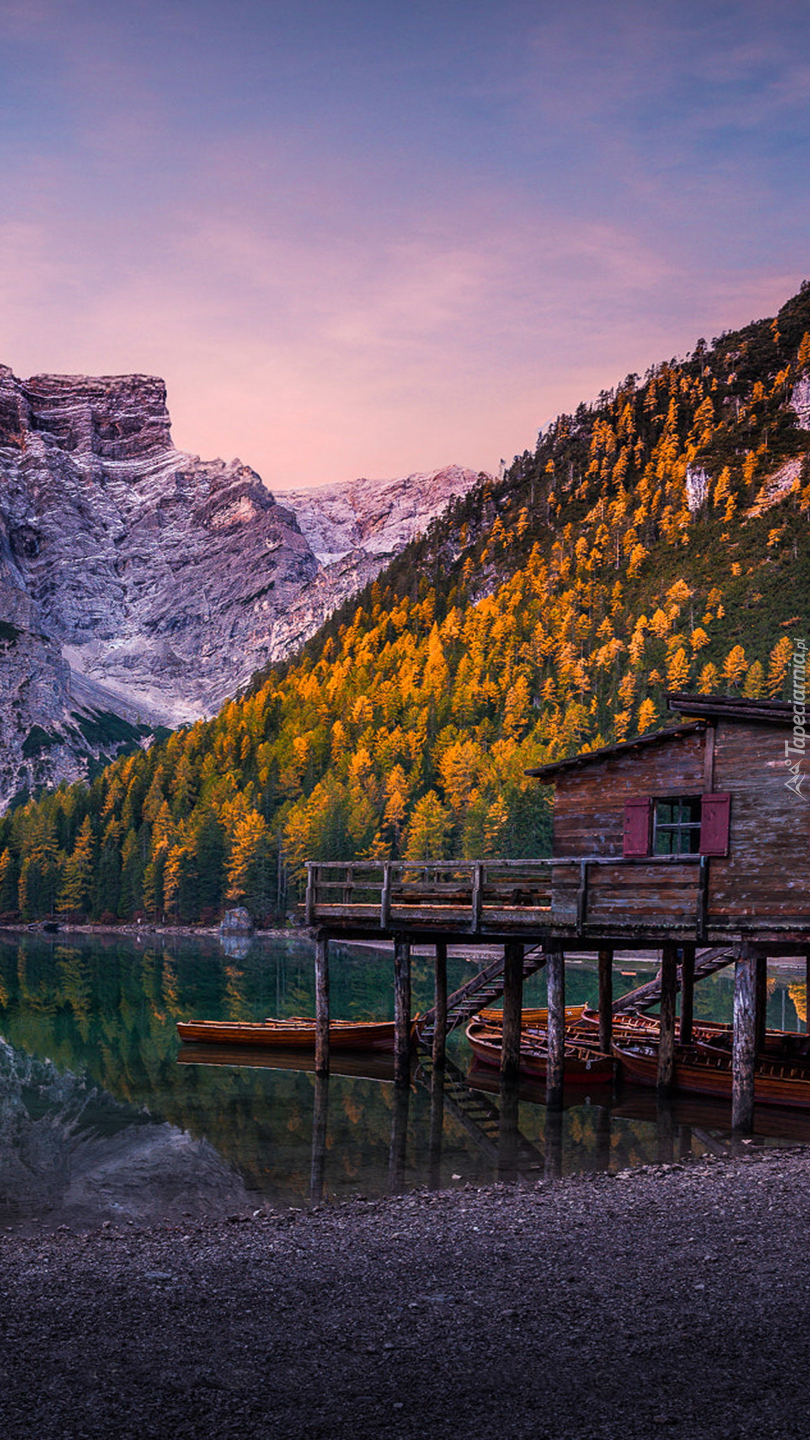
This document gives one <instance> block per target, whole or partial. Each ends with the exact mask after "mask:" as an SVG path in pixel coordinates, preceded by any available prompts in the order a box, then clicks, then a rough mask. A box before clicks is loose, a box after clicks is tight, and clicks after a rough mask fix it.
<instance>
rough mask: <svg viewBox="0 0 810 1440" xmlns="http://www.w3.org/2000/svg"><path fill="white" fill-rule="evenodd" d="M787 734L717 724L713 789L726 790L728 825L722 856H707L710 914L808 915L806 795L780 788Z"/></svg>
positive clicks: (809, 804) (809, 809)
mask: <svg viewBox="0 0 810 1440" xmlns="http://www.w3.org/2000/svg"><path fill="white" fill-rule="evenodd" d="M790 736H791V731H790V730H788V729H783V728H782V727H780V726H776V725H750V724H741V723H737V724H733V723H731V722H730V721H722V720H721V721H718V724H717V737H716V741H715V751H714V789H715V790H719V791H723V790H727V791H729V792H730V794H731V828H730V832H729V853H728V857H727V858H725V859H723V858H720V857H716V858H713V859H712V861H711V869H710V879H709V909H710V911H711V912H712V913H713V914H715V915H717V914H720V915H726V916H728V917H729V918H733V919H742V918H745V917H747V916H754V917H756V918H760V917H764V916H771V917H773V918H775V919H783V920H787V919H792V918H793V917H795V916H800V915H802V914H804V915H807V914H808V913H810V799H808V798H802V797H801V796H799V795H796V794H795V792H794V791H793V790H788V789H787V787H786V785H785V781H786V780H788V779H789V778H790V772H789V771H788V769H787V768H786V766H785V741H786V740H789V739H790ZM809 758H810V757H809ZM808 791H810V784H808Z"/></svg>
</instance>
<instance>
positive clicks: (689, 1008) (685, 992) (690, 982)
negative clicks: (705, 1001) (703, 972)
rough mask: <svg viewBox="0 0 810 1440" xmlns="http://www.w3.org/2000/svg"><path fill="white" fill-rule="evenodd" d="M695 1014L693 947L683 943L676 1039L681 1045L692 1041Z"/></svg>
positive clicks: (689, 1043)
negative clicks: (679, 1019)
mask: <svg viewBox="0 0 810 1440" xmlns="http://www.w3.org/2000/svg"><path fill="white" fill-rule="evenodd" d="M694 1016H695V947H694V945H684V947H683V949H682V950H681V1024H680V1031H679V1034H678V1039H679V1040H680V1042H681V1044H682V1045H691V1043H692V1024H693V1021H694Z"/></svg>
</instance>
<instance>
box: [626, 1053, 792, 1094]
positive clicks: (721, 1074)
mask: <svg viewBox="0 0 810 1440" xmlns="http://www.w3.org/2000/svg"><path fill="white" fill-rule="evenodd" d="M613 1053H614V1055H615V1056H616V1059H617V1060H618V1062H619V1064H620V1065H621V1069H622V1074H623V1075H624V1076H626V1078H627V1079H628V1080H632V1081H634V1082H635V1083H636V1084H638V1085H648V1086H650V1085H655V1084H656V1081H657V1073H658V1051H657V1047H656V1046H654V1045H637V1046H632V1045H614V1047H613ZM673 1085H674V1088H675V1089H676V1090H682V1091H687V1092H691V1093H693V1094H695V1095H715V1096H718V1097H719V1098H722V1099H723V1100H730V1099H731V1091H732V1073H731V1056H730V1055H726V1054H723V1053H720V1052H718V1051H716V1050H711V1049H709V1048H700V1047H698V1046H682V1045H678V1046H676V1049H675V1065H674V1075H673ZM754 1103H755V1104H757V1105H791V1106H796V1107H798V1108H801V1109H808V1108H810V1066H808V1065H807V1064H806V1063H805V1064H799V1063H796V1062H795V1061H792V1060H779V1059H777V1058H772V1057H770V1056H767V1055H763V1056H760V1057H759V1058H758V1059H757V1061H756V1064H755V1067H754Z"/></svg>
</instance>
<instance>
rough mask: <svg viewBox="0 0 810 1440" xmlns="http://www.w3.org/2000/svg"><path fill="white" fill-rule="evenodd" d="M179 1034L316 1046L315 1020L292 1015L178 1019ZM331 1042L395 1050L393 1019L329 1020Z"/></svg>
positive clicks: (216, 1041) (219, 1041)
mask: <svg viewBox="0 0 810 1440" xmlns="http://www.w3.org/2000/svg"><path fill="white" fill-rule="evenodd" d="M177 1034H178V1036H179V1038H180V1039H181V1040H183V1041H186V1042H191V1043H193V1044H195V1045H248V1046H260V1047H267V1046H278V1047H279V1048H280V1049H283V1050H290V1049H296V1050H298V1049H300V1050H314V1048H315V1021H314V1019H312V1017H311V1016H306V1015H293V1016H291V1017H290V1019H288V1020H276V1019H273V1018H272V1017H270V1018H268V1019H267V1020H254V1021H251V1020H179V1021H178V1022H177ZM329 1046H330V1049H334V1050H389V1051H390V1050H393V1048H394V1022H393V1020H330V1022H329Z"/></svg>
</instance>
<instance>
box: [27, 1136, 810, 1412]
mask: <svg viewBox="0 0 810 1440" xmlns="http://www.w3.org/2000/svg"><path fill="white" fill-rule="evenodd" d="M808 1223H810V1150H801V1151H765V1152H748V1151H745V1150H743V1149H742V1147H741V1153H740V1155H739V1156H736V1157H733V1158H730V1159H715V1158H712V1157H706V1158H704V1159H703V1160H700V1161H695V1162H690V1163H687V1164H685V1165H661V1166H655V1167H643V1168H641V1169H638V1170H632V1171H624V1172H622V1173H620V1174H618V1175H609V1174H597V1175H592V1176H577V1177H575V1178H571V1179H567V1180H561V1181H552V1182H541V1183H540V1184H538V1185H537V1186H535V1187H531V1188H528V1187H527V1188H512V1187H506V1186H497V1185H496V1186H492V1187H489V1188H487V1189H481V1190H473V1189H466V1190H458V1191H454V1192H452V1193H450V1192H441V1193H438V1194H425V1193H420V1194H418V1195H409V1196H402V1197H396V1198H392V1199H389V1200H384V1201H373V1202H364V1201H362V1200H355V1201H352V1202H350V1203H348V1204H343V1205H339V1206H329V1207H323V1208H321V1209H316V1210H314V1211H309V1212H301V1211H291V1212H287V1213H285V1214H281V1215H279V1214H276V1213H272V1212H265V1211H262V1212H256V1213H255V1215H249V1216H233V1217H232V1218H231V1219H230V1220H229V1221H226V1222H216V1223H212V1222H205V1223H199V1222H197V1221H194V1222H191V1221H189V1222H188V1226H187V1228H178V1227H177V1226H172V1227H168V1226H164V1227H162V1228H156V1229H151V1230H138V1229H136V1228H133V1227H131V1226H123V1227H122V1228H120V1229H116V1228H114V1227H111V1226H109V1225H105V1226H103V1227H102V1228H101V1229H100V1230H95V1231H92V1232H90V1233H87V1234H74V1233H72V1232H70V1231H67V1230H64V1229H63V1230H61V1231H56V1232H54V1233H52V1234H48V1235H42V1236H37V1237H30V1236H20V1235H14V1234H6V1235H4V1236H3V1237H2V1238H1V1239H0V1274H1V1276H2V1279H1V1281H0V1283H2V1311H1V1312H0V1327H2V1347H1V1349H0V1434H2V1435H3V1436H4V1437H5V1440H18V1437H19V1440H23V1437H25V1440H31V1437H37V1440H51V1437H54V1440H56V1437H59V1440H83V1437H102V1436H103V1437H108V1436H110V1437H112V1436H115V1437H120V1440H129V1437H132V1440H135V1437H138V1440H145V1437H152V1436H155V1437H157V1436H160V1437H174V1436H189V1437H190V1436H195V1437H196V1436H199V1435H200V1434H211V1435H216V1436H217V1437H218V1440H230V1437H234V1440H236V1437H239V1440H253V1437H257V1440H263V1437H273V1440H275V1437H279V1440H281V1437H283V1440H299V1437H300V1440H342V1437H344V1436H346V1437H348V1436H371V1437H376V1436H391V1437H395V1440H396V1437H414V1440H416V1437H419V1440H444V1437H448V1440H449V1437H451V1436H452V1437H453V1440H457V1437H463V1440H484V1437H486V1440H491V1437H497V1440H596V1437H599V1440H602V1437H605V1440H631V1437H649V1436H650V1435H658V1434H661V1435H672V1436H680V1437H683V1440H704V1437H706V1440H709V1437H711V1440H726V1437H729V1440H730V1437H740V1440H742V1437H744V1440H752V1437H754V1440H758V1437H760V1436H761V1437H763V1440H765V1437H769V1440H771V1437H774V1440H782V1437H785V1440H787V1437H794V1436H795V1437H800V1436H801V1437H802V1440H804V1437H805V1436H806V1434H807V1431H808V1418H807V1417H808V1399H807V1386H806V1383H805V1374H806V1366H805V1360H806V1358H807V1348H808V1333H809V1332H810V1263H809V1262H808V1245H807V1233H808Z"/></svg>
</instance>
